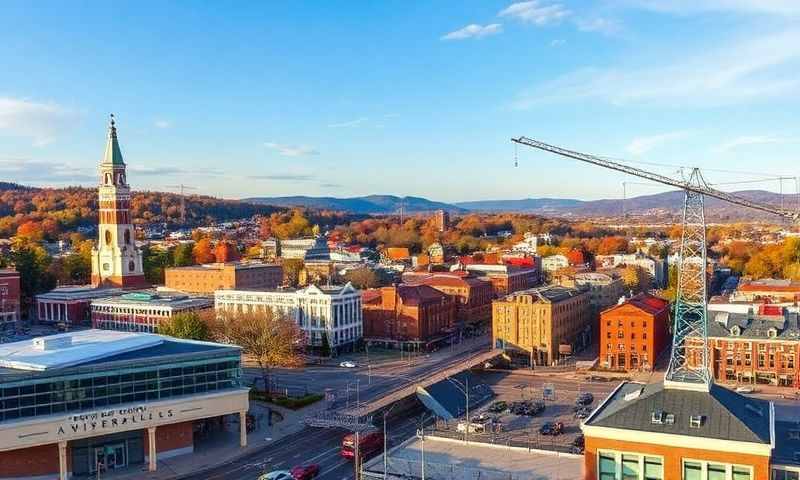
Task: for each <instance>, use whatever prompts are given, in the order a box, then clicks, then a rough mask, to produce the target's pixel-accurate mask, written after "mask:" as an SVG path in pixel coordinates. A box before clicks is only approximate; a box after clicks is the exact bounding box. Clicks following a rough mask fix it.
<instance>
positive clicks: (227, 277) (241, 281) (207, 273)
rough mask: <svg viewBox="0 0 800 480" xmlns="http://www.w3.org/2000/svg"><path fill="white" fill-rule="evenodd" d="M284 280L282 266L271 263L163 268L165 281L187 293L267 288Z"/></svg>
mask: <svg viewBox="0 0 800 480" xmlns="http://www.w3.org/2000/svg"><path fill="white" fill-rule="evenodd" d="M281 283H283V267H281V266H280V265H278V264H274V263H257V262H230V263H208V264H204V265H192V266H189V267H173V268H167V269H165V270H164V285H165V286H166V287H167V288H169V289H172V290H178V291H181V292H186V293H194V294H207V295H211V294H213V293H214V292H215V291H217V290H237V289H239V290H250V289H253V290H269V289H274V288H278V286H279V285H281Z"/></svg>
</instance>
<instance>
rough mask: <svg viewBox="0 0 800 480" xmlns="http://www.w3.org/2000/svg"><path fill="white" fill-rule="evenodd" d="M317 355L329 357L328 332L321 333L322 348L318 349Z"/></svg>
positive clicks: (329, 343)
mask: <svg viewBox="0 0 800 480" xmlns="http://www.w3.org/2000/svg"><path fill="white" fill-rule="evenodd" d="M319 354H320V355H322V356H323V357H330V356H331V342H330V341H329V340H328V332H322V347H320V350H319Z"/></svg>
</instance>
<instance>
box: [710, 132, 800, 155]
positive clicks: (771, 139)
mask: <svg viewBox="0 0 800 480" xmlns="http://www.w3.org/2000/svg"><path fill="white" fill-rule="evenodd" d="M799 141H800V139H796V138H787V137H779V136H773V135H742V136H740V137H736V138H734V139H731V140H729V141H727V142H724V143H722V144H720V145H719V146H717V148H716V149H715V150H717V151H719V152H727V151H729V150H735V149H737V148H739V147H747V146H751V145H774V144H785V143H798V142H799Z"/></svg>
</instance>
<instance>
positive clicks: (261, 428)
mask: <svg viewBox="0 0 800 480" xmlns="http://www.w3.org/2000/svg"><path fill="white" fill-rule="evenodd" d="M267 407H269V408H271V409H272V411H273V412H277V413H278V414H279V415H281V416H282V417H283V419H282V420H281V421H274V422H273V425H272V426H271V427H270V426H268V425H267V420H266V413H267ZM324 408H325V402H323V401H320V402H317V403H315V404H313V405H309V406H308V407H305V408H302V409H300V410H290V409H287V408H283V407H279V406H277V405H272V404H269V405H267V404H264V403H261V402H256V401H252V400H251V401H250V413H252V414H254V415H256V416H258V415H259V414H261V415H262V419H261V420H260V421H259V424H258V426H257V428H256V430H255V431H253V432H251V433H249V434H248V435H247V446H246V447H244V448H241V447H239V424H238V421H235V422H231V424H230V425H231V426H230V428H229V429H228V431H225V432H221V433H218V434H216V436H215V438H213V439H209V440H206V441H203V442H202V443H200V444H198V445H196V446H195V452H194V453H193V454H187V455H180V456H177V457H174V458H168V459H164V460H159V461H158V468H157V470H156V471H155V472H148V471H147V465H146V464H145V465H136V466H135V467H130V468H128V469H125V470H123V471H120V472H111V473H107V474H105V475H103V478H104V479H113V480H129V479H137V480H138V479H147V480H184V479H193V478H201V476H202V472H203V471H204V470H206V469H209V468H213V467H218V466H220V465H223V464H225V463H229V462H233V461H236V460H238V459H239V458H242V457H244V456H247V455H249V454H251V453H253V452H255V451H258V450H260V449H262V448H264V447H266V446H267V445H270V444H272V443H275V442H277V441H278V440H280V439H282V438H284V437H286V436H287V435H291V434H293V433H296V432H299V431H300V430H302V429H303V428H305V424H304V423H303V419H304V418H305V416H306V415H308V414H310V413H315V412H316V411H319V410H322V409H324ZM273 418H274V415H273Z"/></svg>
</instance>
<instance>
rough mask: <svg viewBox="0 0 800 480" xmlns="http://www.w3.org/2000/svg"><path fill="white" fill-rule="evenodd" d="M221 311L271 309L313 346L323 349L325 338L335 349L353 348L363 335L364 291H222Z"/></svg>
mask: <svg viewBox="0 0 800 480" xmlns="http://www.w3.org/2000/svg"><path fill="white" fill-rule="evenodd" d="M214 307H215V308H216V310H217V311H225V310H229V311H238V312H257V311H259V310H261V311H264V310H265V309H267V308H269V309H270V310H272V311H273V312H275V313H281V314H284V315H288V316H289V317H290V318H292V319H293V320H294V321H295V322H297V325H298V326H299V327H300V329H302V330H303V332H304V333H305V335H306V339H307V341H308V344H309V345H312V346H316V347H320V346H322V338H323V336H327V337H328V344H329V345H330V346H331V347H334V348H344V349H347V348H351V347H352V346H353V345H354V344H355V343H356V342H357V341H358V340H359V339H361V335H362V333H363V326H362V322H361V292H359V291H358V290H357V289H355V288H354V287H353V286H352V285H351V284H349V283H347V284H346V285H343V286H341V285H340V286H315V285H312V286H310V287H307V288H303V289H299V290H292V289H281V290H270V291H254V290H218V291H216V292H215V293H214Z"/></svg>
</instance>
